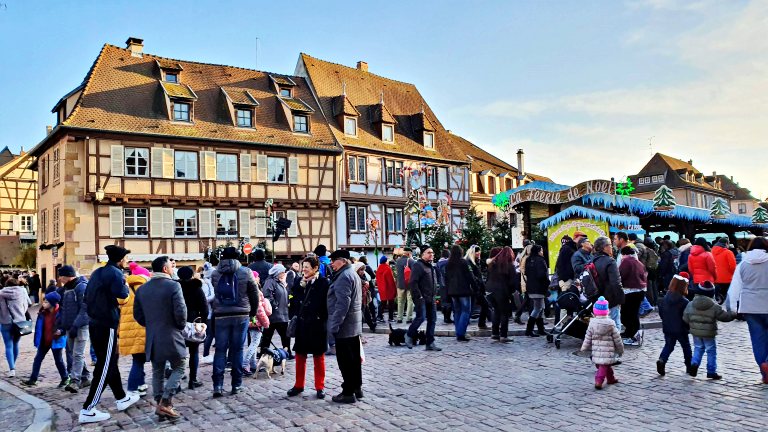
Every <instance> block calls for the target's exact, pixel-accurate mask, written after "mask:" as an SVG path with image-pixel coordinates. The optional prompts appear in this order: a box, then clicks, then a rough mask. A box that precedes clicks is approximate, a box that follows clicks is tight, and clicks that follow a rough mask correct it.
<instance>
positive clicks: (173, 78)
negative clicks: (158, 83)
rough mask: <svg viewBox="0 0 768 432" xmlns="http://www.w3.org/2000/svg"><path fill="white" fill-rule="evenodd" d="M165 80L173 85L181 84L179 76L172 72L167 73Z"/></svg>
mask: <svg viewBox="0 0 768 432" xmlns="http://www.w3.org/2000/svg"><path fill="white" fill-rule="evenodd" d="M165 80H166V81H168V82H171V83H175V82H179V80H178V75H176V74H175V73H171V72H166V74H165Z"/></svg>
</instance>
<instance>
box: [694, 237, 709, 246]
mask: <svg viewBox="0 0 768 432" xmlns="http://www.w3.org/2000/svg"><path fill="white" fill-rule="evenodd" d="M693 244H695V245H697V246H701V247H703V248H706V247H707V246H709V243H707V239H705V238H704V237H696V240H695V241H694V242H693Z"/></svg>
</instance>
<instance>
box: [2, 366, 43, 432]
mask: <svg viewBox="0 0 768 432" xmlns="http://www.w3.org/2000/svg"><path fill="white" fill-rule="evenodd" d="M3 360H5V359H3ZM0 413H2V415H0V430H2V431H7V432H17V431H23V430H25V429H27V427H28V426H29V425H31V424H32V422H33V419H34V417H35V409H34V408H33V407H32V405H30V404H28V403H26V402H24V401H22V400H20V399H19V398H17V397H16V396H14V395H12V394H10V393H8V392H5V391H3V390H0Z"/></svg>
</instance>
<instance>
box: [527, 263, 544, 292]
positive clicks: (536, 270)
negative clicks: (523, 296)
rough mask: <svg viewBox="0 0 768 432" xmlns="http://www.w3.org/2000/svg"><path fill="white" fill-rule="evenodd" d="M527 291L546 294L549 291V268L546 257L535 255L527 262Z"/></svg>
mask: <svg viewBox="0 0 768 432" xmlns="http://www.w3.org/2000/svg"><path fill="white" fill-rule="evenodd" d="M525 276H526V279H527V280H526V293H528V295H537V294H538V295H542V296H546V295H547V293H549V270H548V269H547V261H546V260H545V259H544V257H542V256H539V255H534V256H530V257H528V259H527V260H526V262H525Z"/></svg>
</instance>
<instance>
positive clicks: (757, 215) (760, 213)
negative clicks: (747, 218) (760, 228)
mask: <svg viewBox="0 0 768 432" xmlns="http://www.w3.org/2000/svg"><path fill="white" fill-rule="evenodd" d="M752 222H753V223H759V224H764V223H768V210H766V209H765V207H758V208H756V209H755V211H754V212H752Z"/></svg>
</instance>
